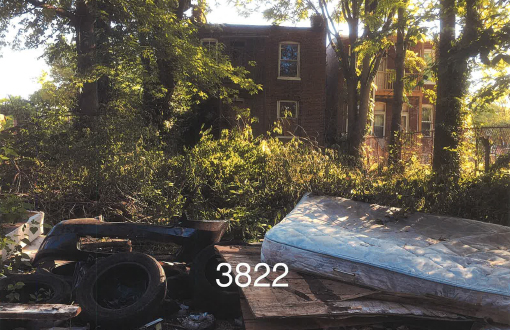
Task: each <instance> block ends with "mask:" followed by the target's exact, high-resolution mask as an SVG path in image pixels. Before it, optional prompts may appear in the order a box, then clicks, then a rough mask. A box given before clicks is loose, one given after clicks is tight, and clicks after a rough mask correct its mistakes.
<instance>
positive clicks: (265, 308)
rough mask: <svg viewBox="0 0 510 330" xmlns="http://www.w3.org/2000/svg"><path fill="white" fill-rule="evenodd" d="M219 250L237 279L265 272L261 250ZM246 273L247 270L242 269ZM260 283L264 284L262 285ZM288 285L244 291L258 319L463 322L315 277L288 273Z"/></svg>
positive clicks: (271, 278) (269, 278)
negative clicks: (239, 275)
mask: <svg viewBox="0 0 510 330" xmlns="http://www.w3.org/2000/svg"><path fill="white" fill-rule="evenodd" d="M216 249H217V250H218V252H219V253H220V254H221V255H222V257H223V258H224V259H225V261H226V262H228V263H229V264H230V265H231V266H232V270H233V273H234V275H236V274H237V271H236V267H237V265H238V264H240V263H246V264H248V265H249V266H250V268H251V271H250V275H251V278H252V281H254V280H255V279H256V278H258V277H259V276H260V275H262V274H263V273H264V272H265V269H264V268H262V269H259V270H258V271H255V266H256V265H257V264H258V263H260V246H217V247H216ZM242 270H243V271H244V270H245V269H242ZM282 273H283V270H278V271H276V272H271V273H270V275H268V276H267V277H266V279H265V281H266V283H272V282H273V281H274V280H275V278H276V277H277V276H279V275H280V274H282ZM252 283H253V282H252ZM261 283H263V282H262V281H261ZM280 283H287V284H288V285H289V286H288V287H287V288H281V287H278V288H275V287H254V286H253V285H250V286H247V287H244V288H241V292H242V295H243V296H244V297H245V298H246V304H247V305H248V306H249V309H250V310H251V313H252V315H253V317H254V318H255V319H257V318H279V317H287V318H288V317H324V316H335V317H353V316H358V317H365V318H366V317H369V316H391V317H415V318H427V319H439V318H441V319H450V320H463V319H464V318H462V317H460V316H459V315H457V314H454V313H449V312H447V311H437V310H435V309H433V308H426V307H418V306H415V305H413V304H404V303H400V302H391V301H381V300H374V299H372V300H368V299H366V298H367V297H369V298H372V297H373V296H375V295H377V294H381V292H379V291H376V290H374V289H369V288H364V287H360V286H357V285H353V284H347V283H343V282H339V281H334V280H330V279H323V278H320V277H317V276H313V275H303V274H299V273H297V272H294V271H289V273H288V274H287V276H286V277H285V278H284V279H283V280H282V281H280Z"/></svg>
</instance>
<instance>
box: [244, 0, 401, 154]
mask: <svg viewBox="0 0 510 330" xmlns="http://www.w3.org/2000/svg"><path fill="white" fill-rule="evenodd" d="M237 3H238V4H239V5H242V3H241V2H240V1H238V2H237ZM397 3H398V1H393V0H388V1H377V0H329V1H328V0H317V1H314V0H306V1H295V2H290V3H289V1H287V0H276V1H275V2H273V3H272V5H271V8H269V9H267V10H266V11H265V12H264V15H265V17H266V18H268V19H272V20H273V21H274V22H275V23H279V22H282V21H287V20H294V21H296V20H303V19H306V18H308V17H310V16H311V15H313V16H318V17H320V18H322V20H323V21H324V24H325V27H326V28H327V29H328V40H329V42H330V44H331V46H332V47H333V48H334V50H335V53H336V55H337V58H338V61H339V63H340V65H339V67H340V71H341V73H342V76H343V77H344V79H345V83H346V86H347V91H346V92H347V105H348V125H349V127H348V131H349V134H348V142H349V149H348V152H349V154H350V155H352V156H354V157H355V158H356V159H359V158H360V157H361V148H362V144H363V141H364V136H365V133H366V131H367V127H368V121H369V113H370V95H371V90H372V84H373V81H374V79H375V76H376V74H377V69H378V68H379V64H380V62H381V59H382V57H383V55H384V54H385V51H386V49H387V48H388V46H389V45H391V43H392V42H391V40H390V39H391V38H389V37H390V36H391V35H392V34H393V32H394V27H395V25H394V18H395V13H396V10H397ZM344 23H346V24H347V26H348V30H349V31H348V37H347V38H345V37H342V36H341V35H340V31H339V28H338V27H339V25H340V24H344Z"/></svg>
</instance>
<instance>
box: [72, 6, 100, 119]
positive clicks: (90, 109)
mask: <svg viewBox="0 0 510 330" xmlns="http://www.w3.org/2000/svg"><path fill="white" fill-rule="evenodd" d="M93 5H94V4H93V2H86V1H84V0H78V1H76V47H77V53H78V61H77V69H78V74H79V75H80V76H81V77H87V76H88V75H90V74H91V73H92V71H93V69H94V64H95V60H96V37H95V31H94V24H95V15H94V10H93ZM98 108H99V98H98V88H97V81H92V82H84V83H83V87H82V90H81V92H80V94H79V95H78V113H79V114H81V115H84V116H95V115H97V113H98Z"/></svg>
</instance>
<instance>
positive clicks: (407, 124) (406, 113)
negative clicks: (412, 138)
mask: <svg viewBox="0 0 510 330" xmlns="http://www.w3.org/2000/svg"><path fill="white" fill-rule="evenodd" d="M400 117H406V127H404V129H403V130H402V131H403V132H409V112H402V113H401V114H400ZM400 123H402V119H401V120H400Z"/></svg>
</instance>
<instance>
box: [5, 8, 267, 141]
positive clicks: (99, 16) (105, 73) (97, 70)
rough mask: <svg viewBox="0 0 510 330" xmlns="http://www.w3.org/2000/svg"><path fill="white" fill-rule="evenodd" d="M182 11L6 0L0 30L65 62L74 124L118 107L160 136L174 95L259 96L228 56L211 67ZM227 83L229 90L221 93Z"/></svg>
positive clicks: (16, 43)
mask: <svg viewBox="0 0 510 330" xmlns="http://www.w3.org/2000/svg"><path fill="white" fill-rule="evenodd" d="M188 8H190V2H189V1H187V0H181V1H178V2H176V1H172V0H157V1H146V0H74V1H71V0H46V1H40V0H22V1H18V0H5V1H4V3H3V5H2V7H1V8H0V31H1V32H5V31H6V30H7V28H8V27H9V26H12V25H15V24H16V22H17V24H18V25H19V26H21V27H23V28H22V29H20V30H19V31H20V32H19V33H18V36H17V39H16V40H15V42H14V46H20V45H21V41H24V46H25V47H29V48H34V47H39V46H41V45H44V44H45V43H46V42H47V41H49V42H50V49H49V53H48V60H49V61H50V62H55V61H58V60H60V59H61V58H66V59H67V61H68V64H69V65H70V66H72V67H73V68H74V69H75V75H74V76H73V77H72V78H71V79H72V80H73V82H72V84H73V85H74V86H75V87H76V91H77V100H76V103H75V108H74V109H73V110H74V111H73V112H74V114H75V115H78V117H79V118H85V119H84V120H85V121H90V120H93V118H94V117H97V116H98V115H101V114H103V113H104V112H105V111H107V110H108V109H110V108H112V107H117V108H118V107H119V102H120V103H121V104H123V105H128V104H129V106H130V107H133V108H138V109H141V111H143V112H144V116H143V117H144V118H146V120H147V124H148V125H155V126H157V127H158V128H159V129H160V130H161V131H163V130H164V129H165V128H167V127H168V126H169V124H168V122H171V121H172V118H171V117H172V109H171V108H172V107H174V108H175V107H177V108H179V107H180V105H179V104H177V105H175V102H173V97H174V92H175V91H176V89H180V93H181V94H180V96H179V97H181V99H182V93H183V90H184V93H186V95H187V98H194V99H195V101H196V100H201V99H203V98H206V97H209V96H210V95H213V94H216V95H220V96H221V97H222V98H227V99H228V97H229V96H231V95H232V94H233V93H235V90H236V89H238V88H246V89H248V90H250V91H252V92H255V91H256V90H258V89H259V86H257V85H256V84H254V83H253V81H251V79H248V78H247V73H248V72H247V71H246V70H245V69H243V68H235V67H233V66H232V65H231V64H230V62H229V60H228V58H226V57H221V58H220V59H214V60H213V59H212V58H211V56H210V54H208V53H207V52H206V51H204V50H203V49H202V47H201V45H200V42H199V40H198V38H197V35H196V26H194V25H193V24H192V22H191V21H190V20H189V19H187V17H185V15H184V11H185V10H187V9H188ZM70 35H72V36H73V37H72V38H69V36H70ZM3 36H4V37H5V33H4V34H3ZM1 37H2V34H0V41H2V40H1ZM3 43H4V44H5V38H4V39H3ZM50 64H51V63H50ZM225 80H230V81H232V82H233V83H234V86H235V88H227V87H225V86H224V84H223V83H224V81H225ZM140 90H141V91H142V93H136V91H140ZM137 95H143V97H142V99H141V100H140V99H138V98H137V97H136V96H137ZM85 126H89V125H85Z"/></svg>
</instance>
